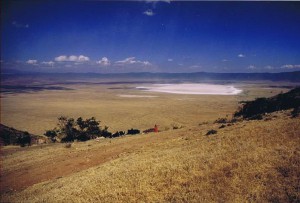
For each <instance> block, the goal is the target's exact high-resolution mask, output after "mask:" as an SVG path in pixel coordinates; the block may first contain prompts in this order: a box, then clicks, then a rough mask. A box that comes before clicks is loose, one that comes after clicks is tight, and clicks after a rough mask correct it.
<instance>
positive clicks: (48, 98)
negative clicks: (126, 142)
mask: <svg viewBox="0 0 300 203" xmlns="http://www.w3.org/2000/svg"><path fill="white" fill-rule="evenodd" d="M139 85H140V84H138V86H139ZM238 86H240V87H242V89H244V93H242V94H240V95H237V96H212V95H177V94H165V93H151V92H143V91H140V90H135V89H128V88H132V87H136V85H133V84H125V85H120V84H117V85H94V84H93V85H77V84H74V85H64V87H67V88H72V89H74V90H71V91H42V92H35V93H22V94H11V95H2V96H3V97H2V98H1V123H3V124H5V125H7V126H10V127H14V128H16V129H20V130H24V131H28V132H31V133H34V134H39V135H42V134H43V133H45V131H46V130H48V129H52V128H54V127H55V125H56V122H57V118H58V117H59V116H61V115H65V116H70V117H75V118H77V117H79V116H82V117H84V118H88V117H92V116H94V117H96V118H97V119H98V120H100V121H102V123H101V124H102V126H104V125H107V126H109V127H110V128H109V130H111V131H117V130H127V129H129V128H131V127H133V128H139V129H143V130H145V129H148V128H149V127H153V126H154V124H159V125H160V129H161V130H164V129H165V128H171V127H172V124H176V125H183V126H189V125H192V126H193V125H197V124H198V123H199V122H205V121H213V120H215V119H216V118H218V117H225V116H226V115H227V114H229V115H231V114H232V113H233V112H234V111H235V110H236V108H237V106H238V101H240V100H247V99H253V98H255V97H259V96H271V95H275V94H277V93H279V92H280V91H282V90H283V91H286V89H280V88H276V89H275V88H273V89H262V88H261V85H260V84H238ZM116 87H117V88H118V87H121V88H125V89H109V88H116ZM122 94H127V95H130V94H132V95H155V96H158V97H155V98H124V97H119V96H118V95H122Z"/></svg>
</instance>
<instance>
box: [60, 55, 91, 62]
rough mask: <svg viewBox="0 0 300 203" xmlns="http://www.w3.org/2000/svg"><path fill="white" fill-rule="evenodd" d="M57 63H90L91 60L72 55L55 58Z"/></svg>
mask: <svg viewBox="0 0 300 203" xmlns="http://www.w3.org/2000/svg"><path fill="white" fill-rule="evenodd" d="M54 60H55V61H58V62H70V61H71V62H86V61H89V60H90V58H89V57H87V56H83V55H79V56H74V55H71V56H69V57H68V56H66V55H61V56H58V57H55V58H54Z"/></svg>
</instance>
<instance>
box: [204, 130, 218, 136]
mask: <svg viewBox="0 0 300 203" xmlns="http://www.w3.org/2000/svg"><path fill="white" fill-rule="evenodd" d="M217 132H218V131H216V130H209V131H207V133H206V135H213V134H217Z"/></svg>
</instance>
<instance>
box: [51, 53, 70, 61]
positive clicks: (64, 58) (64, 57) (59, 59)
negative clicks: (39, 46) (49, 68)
mask: <svg viewBox="0 0 300 203" xmlns="http://www.w3.org/2000/svg"><path fill="white" fill-rule="evenodd" d="M54 60H55V61H58V62H62V61H68V57H67V56H64V55H63V56H58V57H55V58H54Z"/></svg>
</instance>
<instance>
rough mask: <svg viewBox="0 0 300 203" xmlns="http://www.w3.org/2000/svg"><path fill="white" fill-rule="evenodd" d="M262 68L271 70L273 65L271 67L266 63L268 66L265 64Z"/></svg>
mask: <svg viewBox="0 0 300 203" xmlns="http://www.w3.org/2000/svg"><path fill="white" fill-rule="evenodd" d="M264 69H267V70H273V69H274V67H273V66H270V65H268V66H265V67H264Z"/></svg>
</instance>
